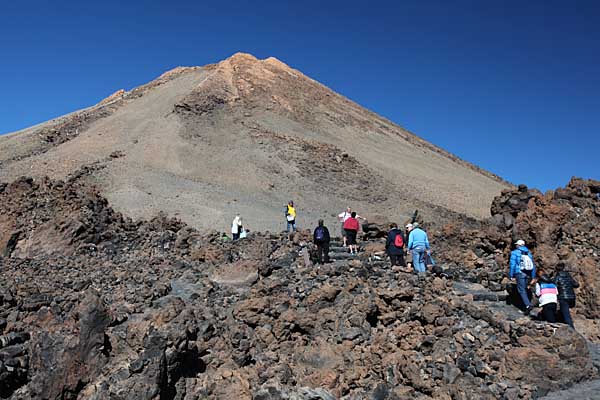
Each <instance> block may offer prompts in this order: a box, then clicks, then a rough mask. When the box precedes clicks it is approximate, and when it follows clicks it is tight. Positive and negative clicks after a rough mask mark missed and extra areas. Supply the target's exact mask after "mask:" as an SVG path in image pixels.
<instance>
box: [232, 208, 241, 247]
mask: <svg viewBox="0 0 600 400" xmlns="http://www.w3.org/2000/svg"><path fill="white" fill-rule="evenodd" d="M241 231H242V218H241V217H240V214H239V213H238V214H236V215H235V218H234V219H233V222H232V223H231V235H232V236H233V240H238V239H239V238H240V232H241Z"/></svg>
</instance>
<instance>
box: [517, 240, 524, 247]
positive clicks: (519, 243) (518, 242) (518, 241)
mask: <svg viewBox="0 0 600 400" xmlns="http://www.w3.org/2000/svg"><path fill="white" fill-rule="evenodd" d="M515 244H516V245H517V246H525V241H524V240H523V239H519V240H517V241H516V242H515Z"/></svg>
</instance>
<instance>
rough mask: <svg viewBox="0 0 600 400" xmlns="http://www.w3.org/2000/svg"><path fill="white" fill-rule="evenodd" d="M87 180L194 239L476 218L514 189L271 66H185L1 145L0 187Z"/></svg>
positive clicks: (239, 57)
mask: <svg viewBox="0 0 600 400" xmlns="http://www.w3.org/2000/svg"><path fill="white" fill-rule="evenodd" d="M73 174H83V175H85V176H84V178H85V179H86V180H89V181H90V182H91V183H93V184H96V185H97V186H98V187H99V188H100V190H101V193H102V195H104V196H106V197H107V198H108V200H109V201H110V203H111V205H112V206H113V207H114V208H115V209H117V210H118V211H121V212H123V213H124V214H126V215H129V216H132V217H136V218H149V217H151V216H153V215H155V214H156V213H157V212H158V211H164V212H166V213H167V214H168V215H171V216H176V217H179V218H181V219H182V220H184V221H185V222H187V223H189V224H191V225H193V226H196V227H203V228H206V227H211V228H226V226H227V225H228V224H229V221H230V220H231V218H232V216H233V214H234V213H236V212H240V213H241V214H242V216H243V217H244V218H245V225H246V226H248V227H250V228H255V229H260V230H264V229H280V228H281V227H282V226H283V221H282V220H283V218H282V217H283V211H282V210H283V206H284V205H285V204H286V202H287V201H288V200H290V199H292V200H294V201H295V202H296V204H297V206H298V209H299V223H300V224H301V225H305V226H306V225H312V224H313V223H314V221H315V220H316V219H317V218H323V217H324V218H326V220H329V221H330V222H331V221H333V216H334V215H335V214H336V213H337V212H339V211H340V210H342V209H343V208H345V207H346V206H347V205H350V206H352V207H353V208H354V209H356V210H358V211H359V212H360V213H361V214H363V215H366V216H370V215H375V214H379V215H387V216H397V217H398V219H399V220H400V221H401V220H402V219H405V218H407V217H408V216H409V215H411V214H412V212H413V211H414V210H415V209H419V210H421V211H422V213H424V214H425V215H427V216H429V217H430V218H432V219H433V218H443V217H445V216H447V215H451V214H452V213H460V214H465V215H467V216H470V217H475V218H482V217H486V216H488V215H489V204H490V203H491V201H492V199H493V197H494V196H495V195H497V194H498V193H499V192H500V191H501V190H502V189H505V188H510V187H511V185H510V184H508V183H507V182H505V181H503V180H502V179H501V178H499V177H498V176H495V175H494V174H492V173H489V172H487V171H484V170H482V169H480V168H478V167H476V166H474V165H472V164H469V163H467V162H465V161H463V160H461V159H459V158H457V157H456V156H454V155H452V154H450V153H448V152H446V151H444V150H442V149H440V148H438V147H436V146H434V145H432V144H430V143H428V142H426V141H425V140H423V139H421V138H419V137H417V136H416V135H414V134H412V133H410V132H408V131H407V130H405V129H403V128H401V127H399V126H398V125H396V124H394V123H392V122H390V121H389V120H387V119H385V118H382V117H380V116H378V115H377V114H375V113H373V112H371V111H369V110H366V109H365V108H363V107H361V106H359V105H357V104H356V103H354V102H352V101H350V100H348V99H347V98H345V97H343V96H341V95H339V94H336V93H334V92H333V91H332V90H330V89H328V88H327V87H325V86H323V85H322V84H320V83H318V82H316V81H314V80H312V79H310V78H308V77H307V76H305V75H303V74H302V73H301V72H299V71H297V70H295V69H293V68H290V67H289V66H287V65H286V64H284V63H282V62H281V61H279V60H277V59H275V58H272V57H271V58H267V59H265V60H258V59H256V58H255V57H253V56H251V55H248V54H242V53H238V54H235V55H233V56H231V57H230V58H228V59H226V60H224V61H221V62H219V63H218V64H211V65H206V66H204V67H179V68H175V69H173V70H171V71H169V72H166V73H164V74H163V75H161V76H160V77H159V78H158V79H156V80H154V81H152V82H150V83H148V84H146V85H143V86H141V87H138V88H135V89H133V90H131V91H124V90H120V91H118V92H116V93H115V94H113V95H112V96H110V97H108V98H106V99H105V100H103V101H101V102H100V103H98V104H97V105H95V106H92V107H90V108H87V109H83V110H80V111H77V112H74V113H72V114H69V115H66V116H63V117H60V118H57V119H54V120H51V121H48V122H46V123H43V124H40V125H37V126H34V127H31V128H28V129H25V130H23V131H20V132H15V133H12V134H8V135H4V136H2V137H0V180H2V181H10V180H13V179H15V178H18V177H19V176H22V175H27V176H33V177H42V176H50V177H51V178H54V179H63V178H66V177H67V176H69V175H73Z"/></svg>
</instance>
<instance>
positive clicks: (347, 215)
mask: <svg viewBox="0 0 600 400" xmlns="http://www.w3.org/2000/svg"><path fill="white" fill-rule="evenodd" d="M351 216H352V213H349V212H348V211H344V212H341V213H339V215H338V218H340V219H341V220H342V222H346V220H347V219H348V218H350V217H351Z"/></svg>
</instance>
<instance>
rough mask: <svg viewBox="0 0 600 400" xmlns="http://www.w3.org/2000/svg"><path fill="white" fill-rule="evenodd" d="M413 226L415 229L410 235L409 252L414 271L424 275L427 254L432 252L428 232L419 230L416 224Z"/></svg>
mask: <svg viewBox="0 0 600 400" xmlns="http://www.w3.org/2000/svg"><path fill="white" fill-rule="evenodd" d="M412 226H413V229H412V230H411V231H410V234H409V235H408V250H410V253H411V255H412V261H413V269H414V270H415V272H417V273H419V274H423V273H425V272H426V266H425V253H428V252H429V251H430V249H429V238H428V237H427V232H425V231H424V230H423V229H421V228H419V225H418V224H417V223H416V222H415V223H414V224H412Z"/></svg>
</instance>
